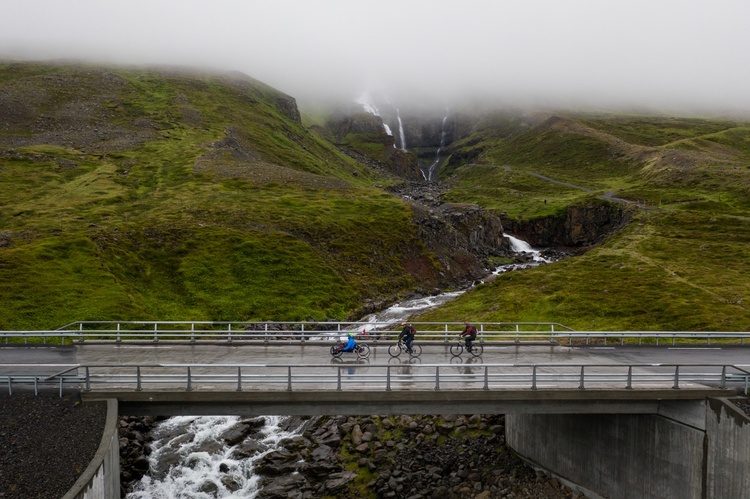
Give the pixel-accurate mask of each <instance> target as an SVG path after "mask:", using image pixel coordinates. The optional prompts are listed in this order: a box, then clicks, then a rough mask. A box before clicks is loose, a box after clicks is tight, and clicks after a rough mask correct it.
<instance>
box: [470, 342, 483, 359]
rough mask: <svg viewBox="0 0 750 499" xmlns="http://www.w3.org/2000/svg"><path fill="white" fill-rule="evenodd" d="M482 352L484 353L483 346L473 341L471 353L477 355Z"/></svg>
mask: <svg viewBox="0 0 750 499" xmlns="http://www.w3.org/2000/svg"><path fill="white" fill-rule="evenodd" d="M482 353H484V347H483V346H482V344H481V343H474V344H472V345H471V355H473V356H474V357H479V356H480V355H482Z"/></svg>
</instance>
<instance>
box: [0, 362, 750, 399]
mask: <svg viewBox="0 0 750 499" xmlns="http://www.w3.org/2000/svg"><path fill="white" fill-rule="evenodd" d="M18 366H23V367H24V368H25V369H29V368H30V367H33V365H31V364H0V369H2V371H4V372H7V371H8V370H9V369H12V368H13V367H18ZM73 371H76V372H75V373H74V372H73ZM749 382H750V371H748V370H747V369H744V368H743V367H740V366H736V365H727V364H696V363H691V364H628V365H619V364H397V365H393V364H369V363H367V362H356V363H334V364H295V365H291V364H290V365H283V364H139V365H131V364H91V365H73V366H70V367H69V368H68V369H66V370H64V371H61V372H59V373H57V374H53V375H32V374H0V384H7V387H8V392H9V393H10V394H12V391H13V385H14V384H33V385H34V387H35V391H36V390H37V389H38V386H39V385H40V384H42V383H47V384H55V385H57V386H59V388H60V393H61V394H62V390H63V386H71V387H77V388H80V389H83V390H87V391H88V390H96V389H97V388H101V389H105V388H106V389H109V388H112V387H116V388H117V389H118V390H133V391H142V390H144V389H145V387H153V388H154V389H158V390H165V389H167V390H186V391H191V390H201V389H202V390H215V389H216V387H217V385H221V386H227V387H232V388H233V389H234V390H236V391H272V390H288V391H292V390H305V389H324V390H337V391H341V390H344V389H345V388H346V389H356V388H363V387H366V388H368V389H371V390H385V391H390V390H409V389H414V388H418V387H423V388H429V389H434V390H509V389H531V390H536V389H539V388H541V387H544V388H546V389H572V388H576V389H580V390H586V389H596V388H598V389H612V390H619V389H626V390H633V389H638V388H649V389H651V388H665V387H666V388H674V389H680V388H688V387H690V388H695V387H696V385H699V386H703V385H708V386H710V387H720V388H722V389H723V388H726V387H727V386H728V385H730V384H731V385H732V386H736V387H744V391H745V393H747V392H748V383H749Z"/></svg>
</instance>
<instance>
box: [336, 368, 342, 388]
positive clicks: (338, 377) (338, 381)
mask: <svg viewBox="0 0 750 499" xmlns="http://www.w3.org/2000/svg"><path fill="white" fill-rule="evenodd" d="M336 370H337V371H338V372H337V373H336V391H337V392H340V391H341V366H339V367H338V368H336Z"/></svg>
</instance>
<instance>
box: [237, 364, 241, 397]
mask: <svg viewBox="0 0 750 499" xmlns="http://www.w3.org/2000/svg"><path fill="white" fill-rule="evenodd" d="M237 391H238V392H241V391H242V368H241V367H240V366H237Z"/></svg>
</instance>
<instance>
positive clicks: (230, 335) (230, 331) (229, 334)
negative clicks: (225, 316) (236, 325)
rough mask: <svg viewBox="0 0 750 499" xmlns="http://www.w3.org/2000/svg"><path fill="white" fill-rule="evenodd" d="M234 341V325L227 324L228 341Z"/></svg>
mask: <svg viewBox="0 0 750 499" xmlns="http://www.w3.org/2000/svg"><path fill="white" fill-rule="evenodd" d="M231 342H232V325H231V324H227V343H231Z"/></svg>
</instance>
